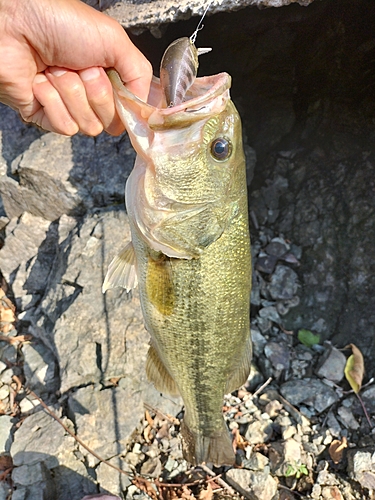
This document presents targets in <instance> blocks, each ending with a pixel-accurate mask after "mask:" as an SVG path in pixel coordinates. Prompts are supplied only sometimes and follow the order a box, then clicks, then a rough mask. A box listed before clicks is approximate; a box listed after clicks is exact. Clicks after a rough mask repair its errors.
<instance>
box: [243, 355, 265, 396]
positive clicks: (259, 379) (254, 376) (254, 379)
mask: <svg viewBox="0 0 375 500" xmlns="http://www.w3.org/2000/svg"><path fill="white" fill-rule="evenodd" d="M263 382H264V377H263V374H262V372H261V371H260V370H259V368H258V367H257V365H256V364H255V363H254V362H252V363H251V368H250V374H249V376H248V378H247V381H246V383H245V386H246V388H247V389H248V390H249V392H254V391H255V390H256V389H257V388H258V387H259V386H260V385H261V384H263Z"/></svg>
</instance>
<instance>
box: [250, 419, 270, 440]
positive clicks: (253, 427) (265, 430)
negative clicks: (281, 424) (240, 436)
mask: <svg viewBox="0 0 375 500" xmlns="http://www.w3.org/2000/svg"><path fill="white" fill-rule="evenodd" d="M267 417H268V415H267ZM272 433H273V427H272V420H271V419H269V420H255V421H254V422H252V423H251V424H249V426H248V428H247V431H246V433H245V439H246V441H248V442H249V443H250V444H259V443H266V442H267V441H268V440H269V439H270V438H271V436H272Z"/></svg>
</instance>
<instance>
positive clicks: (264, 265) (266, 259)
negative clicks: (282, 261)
mask: <svg viewBox="0 0 375 500" xmlns="http://www.w3.org/2000/svg"><path fill="white" fill-rule="evenodd" d="M277 260H278V258H277V257H276V256H275V255H262V256H260V257H258V258H257V260H256V264H255V268H256V269H257V270H258V271H260V272H262V273H265V274H272V273H273V271H274V269H275V267H276V263H277Z"/></svg>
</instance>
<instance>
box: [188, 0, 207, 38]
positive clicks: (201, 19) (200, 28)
mask: <svg viewBox="0 0 375 500" xmlns="http://www.w3.org/2000/svg"><path fill="white" fill-rule="evenodd" d="M212 3H213V2H210V3H209V4H208V5H207V7H206V8H205V9H204V12H203V14H202V17H201V18H200V20H199V23H198V26H197V27H196V28H195V30H194V33H193V34H192V35H191V37H190V41H191V43H195V40H196V39H197V35H198V31H200V30H202V29H203V28H204V25H202V22H203V19H204V16H205V15H206V14H207V11H208V9H209V8H210V7H211V5H212Z"/></svg>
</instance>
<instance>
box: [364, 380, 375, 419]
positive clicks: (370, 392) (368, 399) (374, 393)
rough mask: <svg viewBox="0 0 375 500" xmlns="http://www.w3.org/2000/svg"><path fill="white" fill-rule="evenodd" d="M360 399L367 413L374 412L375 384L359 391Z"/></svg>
mask: <svg viewBox="0 0 375 500" xmlns="http://www.w3.org/2000/svg"><path fill="white" fill-rule="evenodd" d="M361 394H362V399H363V402H364V404H365V407H366V409H367V411H368V412H369V413H375V386H372V387H369V388H368V389H364V390H363V392H362V391H361Z"/></svg>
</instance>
